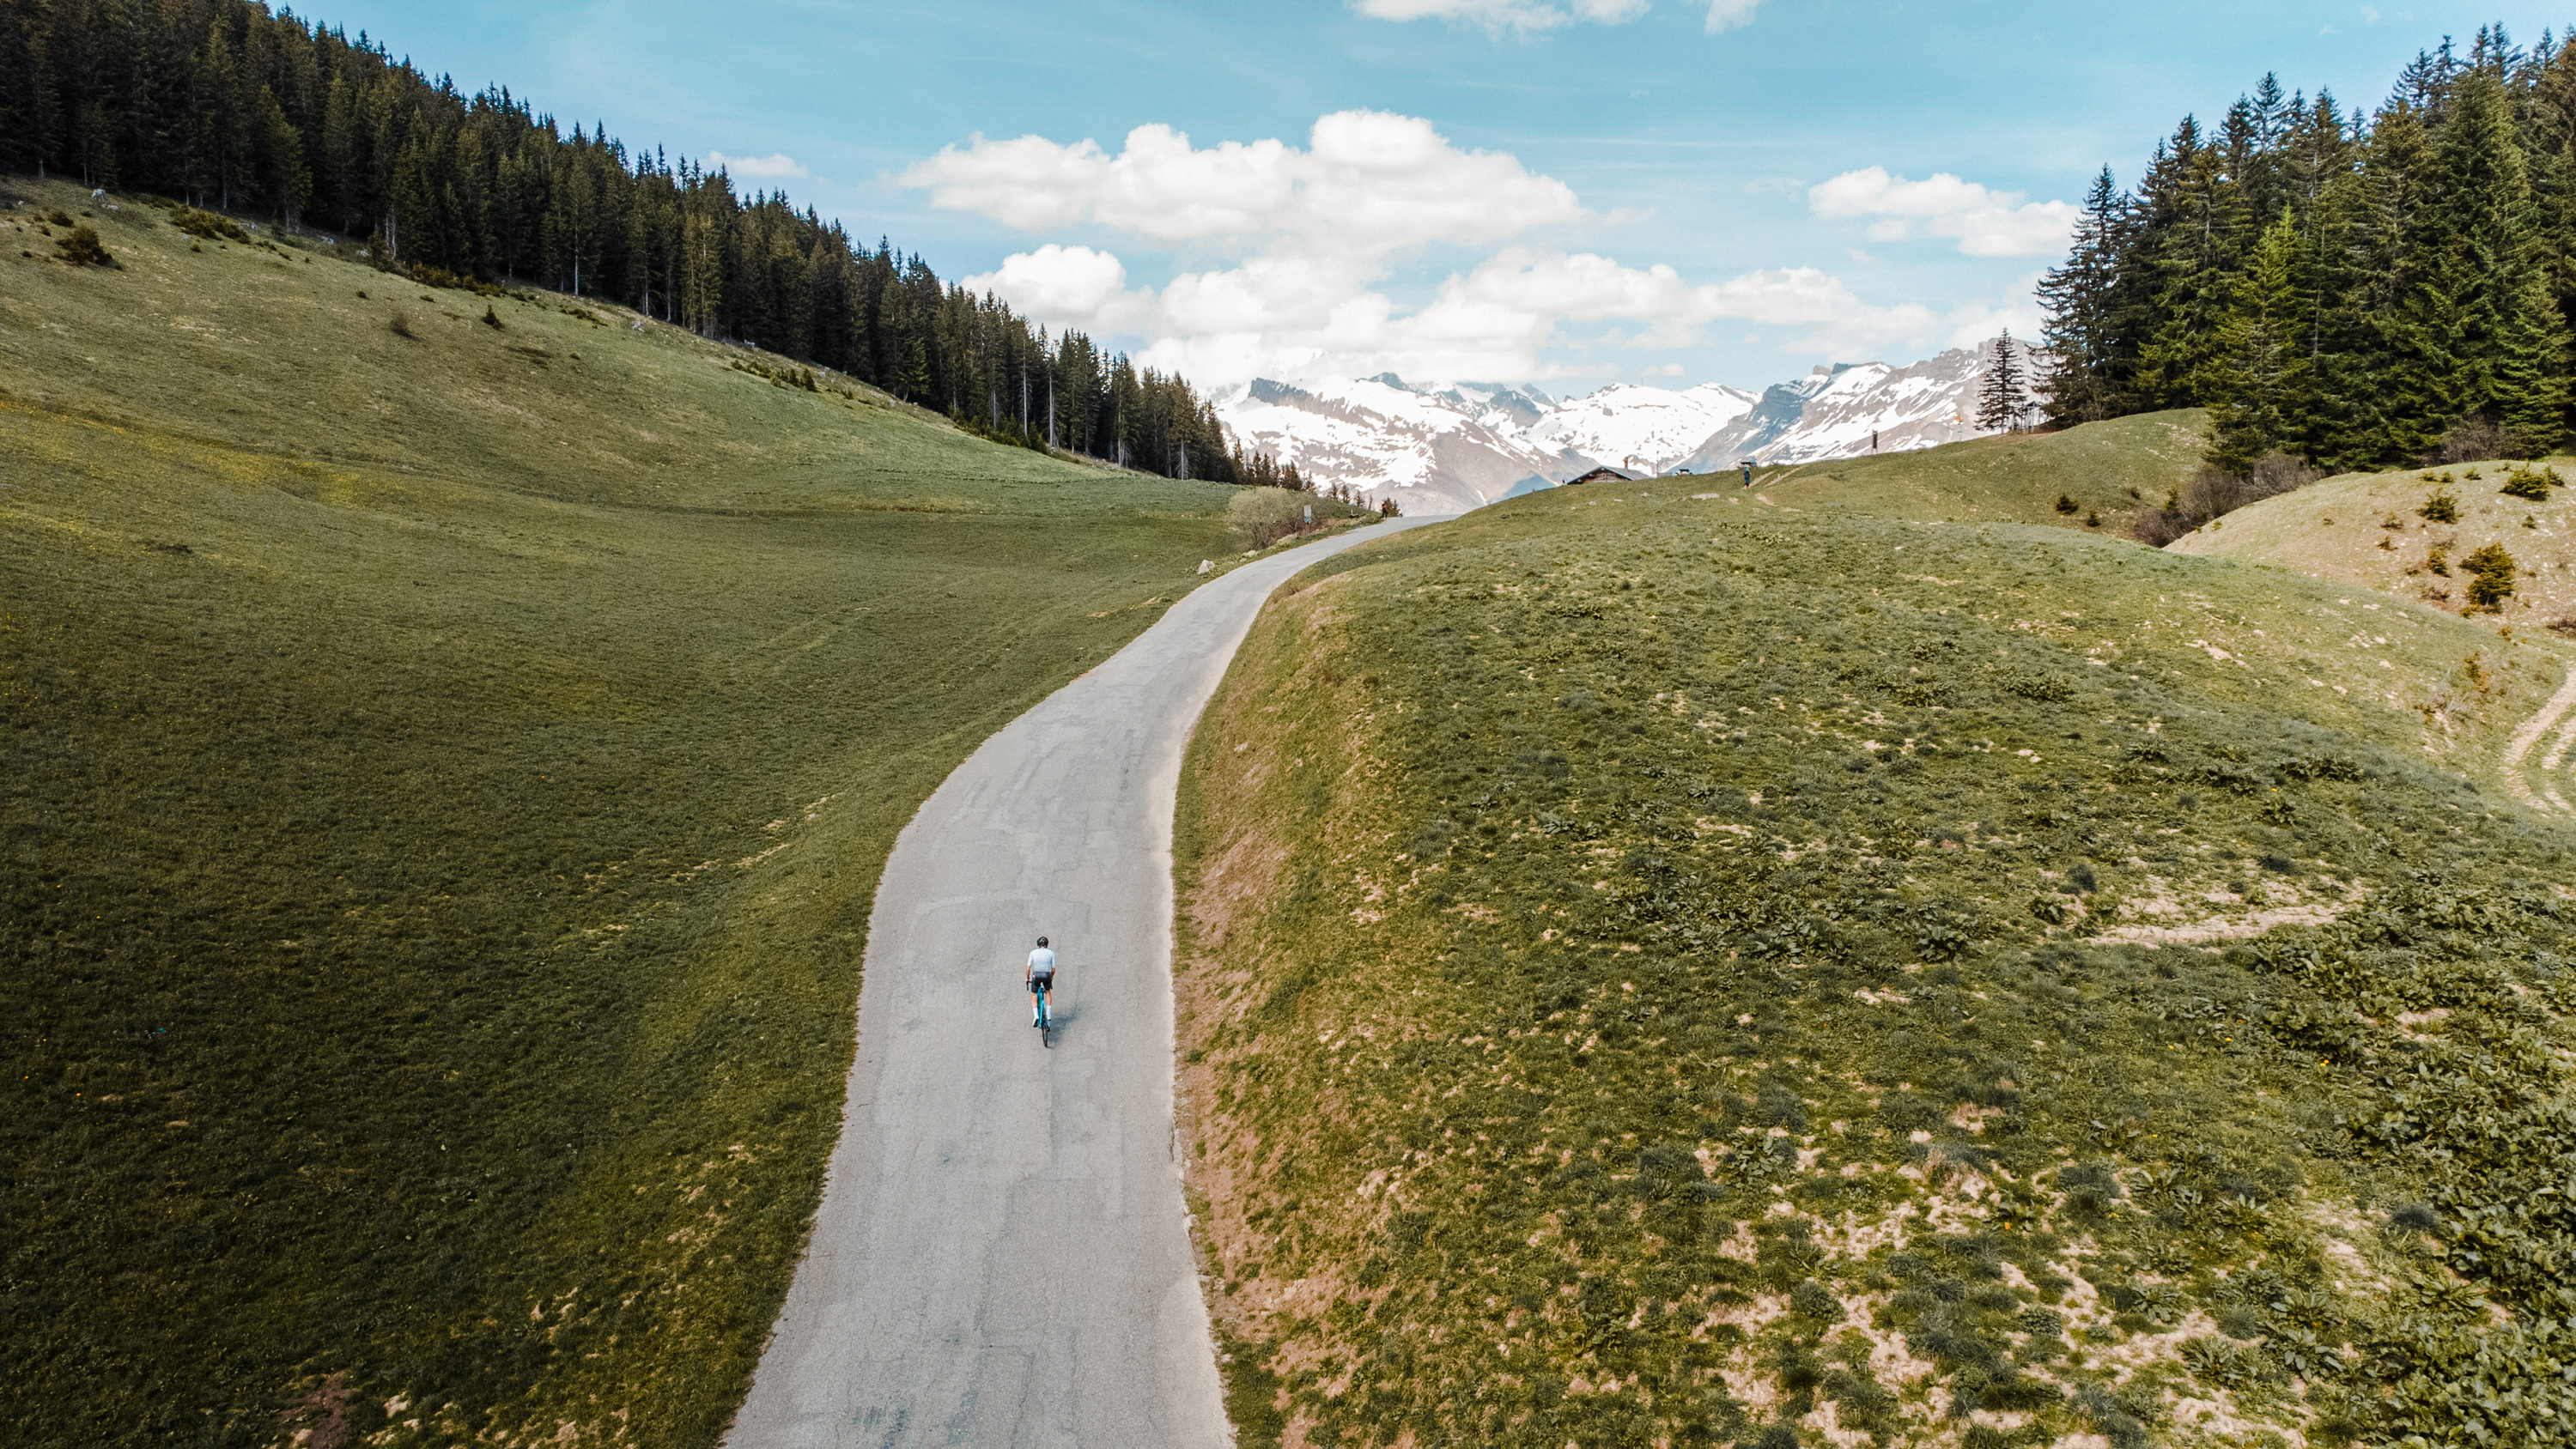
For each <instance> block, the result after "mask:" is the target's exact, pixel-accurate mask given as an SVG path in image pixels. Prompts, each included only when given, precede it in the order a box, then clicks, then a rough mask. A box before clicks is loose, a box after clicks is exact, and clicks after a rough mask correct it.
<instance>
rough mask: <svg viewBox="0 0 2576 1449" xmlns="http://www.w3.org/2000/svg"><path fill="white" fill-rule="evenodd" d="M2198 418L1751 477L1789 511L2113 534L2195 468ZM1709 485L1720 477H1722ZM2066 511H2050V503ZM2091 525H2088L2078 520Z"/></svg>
mask: <svg viewBox="0 0 2576 1449" xmlns="http://www.w3.org/2000/svg"><path fill="white" fill-rule="evenodd" d="M2206 428H2207V422H2206V420H2205V418H2204V417H2203V415H2202V414H2200V413H2198V412H2196V411H2183V412H2167V413H2142V414H2139V415H2137V416H2134V417H2126V418H2115V419H2113V420H2111V421H2109V422H2103V423H2086V424H2083V425H2081V426H2079V427H2073V428H2069V429H2067V430H2065V431H2064V432H2059V433H2007V434H2004V435H2002V436H1999V437H1991V438H1974V439H1970V440H1969V441H1967V442H1962V443H1947V444H1943V445H1942V446H1940V447H1935V448H1925V449H1922V450H1921V451H1918V452H1909V453H1880V454H1876V455H1873V456H1869V457H1861V458H1840V459H1834V460H1830V461H1826V462H1817V463H1807V464H1802V465H1799V466H1796V467H1792V468H1783V469H1778V470H1770V471H1757V472H1756V473H1755V474H1754V482H1755V484H1756V486H1757V489H1758V491H1759V492H1761V493H1762V494H1763V495H1764V496H1765V497H1766V498H1768V499H1771V500H1773V501H1775V502H1777V503H1779V504H1780V505H1781V506H1783V507H1788V508H1805V509H1814V510H1817V511H1819V512H1829V513H1862V514H1869V515H1871V516H1874V517H1881V518H1916V519H1926V520H1935V521H1939V520H1956V521H1958V522H1961V523H1987V522H2014V523H2040V524H2048V525H2052V526H2056V527H2065V528H2087V527H2088V526H2089V527H2091V528H2093V529H2095V530H2097V531H2099V532H2101V533H2103V534H2105V535H2108V536H2111V537H2115V538H2116V537H2120V536H2122V535H2123V534H2124V533H2125V532H2126V529H2127V526H2128V521H2129V518H2130V517H2131V515H2133V514H2135V513H2136V512H2137V511H2138V509H2139V508H2141V507H2152V506H2158V505H2161V504H2162V503H2163V502H2164V501H2165V496H2166V494H2168V493H2170V492H2171V491H2172V490H2174V489H2176V488H2179V487H2181V486H2182V484H2183V483H2184V482H2185V481H2186V480H2187V479H2188V478H2189V477H2190V476H2191V473H2192V471H2193V470H2194V469H2196V468H2197V467H2199V466H2200V456H2201V449H2202V448H2203V447H2204V446H2205V445H2206V443H2207V437H2206V432H2205V430H2206ZM1717 478H1718V481H1720V482H1726V481H1729V480H1728V479H1727V477H1726V475H1724V474H1719V475H1717ZM2061 497H2062V498H2064V499H2065V500H2066V501H2067V502H2069V503H2071V504H2073V505H2074V509H2073V511H2072V512H2060V511H2058V500H2059V499H2060V498H2061ZM2088 519H2098V520H2099V522H2098V523H2097V524H2092V525H2088V524H2087V522H2086V520H2088Z"/></svg>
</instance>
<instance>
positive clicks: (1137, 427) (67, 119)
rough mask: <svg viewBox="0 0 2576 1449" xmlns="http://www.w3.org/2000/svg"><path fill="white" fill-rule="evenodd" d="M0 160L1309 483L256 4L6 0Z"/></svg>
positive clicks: (654, 177)
mask: <svg viewBox="0 0 2576 1449" xmlns="http://www.w3.org/2000/svg"><path fill="white" fill-rule="evenodd" d="M0 171H15V172H22V173H28V172H32V173H37V174H49V175H57V176H65V177H76V178H78V179H79V180H80V181H81V182H82V183H83V184H84V185H89V186H97V187H107V188H111V189H122V190H131V191H142V192H151V193H157V194H161V195H165V196H172V197H179V198H183V199H185V200H186V201H188V202H189V203H190V204H191V205H196V206H211V207H214V208H217V209H220V210H224V211H230V212H237V213H245V214H254V215H265V216H270V217H274V218H276V219H277V220H278V221H280V222H282V223H285V224H287V225H289V226H303V227H309V228H322V229H328V230H331V231H336V232H339V233H342V234H343V235H346V236H349V237H352V238H366V239H367V240H368V243H369V251H370V254H371V256H372V257H373V258H374V259H376V260H377V262H378V264H380V265H391V266H396V267H399V268H401V269H403V270H405V271H408V272H411V273H413V274H414V275H416V276H419V277H421V278H423V279H424V280H429V281H440V280H453V281H466V282H481V283H485V284H495V283H510V284H529V285H536V286H543V287H550V288H553V289H556V290H559V291H564V292H569V293H572V294H575V295H578V296H586V297H597V298H602V299H606V300H612V301H615V302H618V303H621V304H623V305H626V306H630V307H633V308H635V309H636V310H637V311H639V312H642V313H644V314H646V315H648V316H652V317H656V318H660V319H662V320H663V321H666V322H671V323H674V324H676V325H679V326H684V327H687V328H689V329H691V330H692V331H695V332H697V333H699V334H701V335H703V336H707V337H711V338H718V339H723V340H728V341H733V342H740V343H748V344H750V345H753V346H756V347H759V348H761V349H764V350H766V351H770V352H775V353H779V354H782V355H784V356H786V357H790V358H793V359H796V360H798V361H800V362H808V363H814V364H818V365H820V366H824V367H829V368H834V369H837V370H839V371H841V372H844V373H847V374H849V375H850V376H853V377H857V378H860V379H862V380H864V381H866V382H868V383H871V384H873V385H875V386H877V387H880V388H883V389H884V390H885V391H887V392H889V393H892V394H894V395H895V396H897V397H900V398H903V399H905V400H906V401H909V402H913V403H918V404H921V405H923V406H925V407H930V408H934V409H936V410H938V411H941V412H944V413H947V414H948V415H949V416H950V417H952V418H954V419H956V420H957V421H958V422H960V423H962V424H965V425H967V426H969V427H971V428H972V429H973V430H974V431H976V432H979V433H982V434H984V435H986V436H988V437H992V438H995V439H997V440H1000V441H1006V442H1012V443H1017V444H1020V445H1023V446H1028V447H1061V448H1065V449H1069V450H1072V451H1075V452H1080V453H1084V454H1088V455H1090V456H1093V457H1098V458H1104V459H1108V460H1111V461H1113V462H1117V463H1120V464H1124V465H1126V466H1129V467H1134V468H1139V469H1143V470H1146V471H1149V472H1154V473H1160V474H1163V475H1165V476H1170V477H1194V478H1207V479H1215V480H1218V481H1227V482H1246V483H1268V484H1273V485H1283V486H1290V487H1300V486H1303V483H1304V480H1303V479H1301V478H1298V477H1297V476H1296V475H1295V472H1294V470H1293V469H1283V468H1281V467H1279V466H1278V465H1277V464H1276V463H1275V462H1274V461H1273V460H1272V459H1270V458H1268V457H1266V456H1261V455H1254V456H1251V457H1246V456H1245V455H1244V454H1243V453H1242V451H1241V449H1240V447H1239V445H1237V444H1236V443H1235V442H1234V441H1233V439H1232V438H1231V437H1230V435H1229V434H1228V433H1227V431H1226V429H1225V428H1224V426H1223V425H1222V424H1221V423H1220V422H1219V421H1218V419H1217V416H1216V412H1215V409H1214V407H1213V406H1212V405H1211V404H1210V403H1209V402H1208V401H1207V400H1205V399H1204V398H1202V397H1201V396H1200V395H1199V394H1198V392H1197V391H1196V390H1195V389H1194V388H1192V386H1191V385H1190V383H1189V382H1188V381H1187V380H1186V379H1184V378H1182V377H1181V376H1179V375H1178V374H1176V373H1168V372H1163V371H1159V370H1157V369H1155V368H1152V367H1140V366H1138V365H1136V364H1135V362H1134V361H1133V360H1131V359H1130V358H1128V357H1127V356H1125V355H1123V354H1117V353H1110V352H1107V351H1105V350H1103V349H1102V348H1100V347H1098V346H1096V345H1095V344H1094V343H1093V342H1092V340H1091V339H1090V338H1089V337H1087V336H1085V335H1084V334H1082V333H1080V332H1076V331H1066V332H1063V333H1061V334H1056V335H1053V336H1050V335H1049V334H1048V332H1047V331H1046V330H1045V329H1043V328H1040V327H1036V326H1033V325H1032V324H1031V323H1030V322H1029V320H1028V319H1027V318H1024V317H1021V316H1019V315H1017V314H1016V313H1014V312H1013V311H1012V309H1011V308H1010V307H1009V306H1008V305H1007V304H1005V303H1002V302H1000V301H998V300H996V299H995V298H993V297H992V296H990V295H989V294H988V295H985V296H980V297H979V296H976V295H974V294H973V293H970V292H969V291H967V290H966V289H965V288H964V287H963V286H960V285H958V284H956V283H953V282H943V281H942V280H941V279H940V278H939V276H938V275H937V274H936V273H935V272H933V271H932V270H931V268H930V265H929V264H928V263H927V262H925V261H924V260H923V259H922V258H921V257H919V256H918V255H910V256H907V255H905V254H903V253H901V252H898V251H896V250H895V249H894V248H893V247H892V246H891V245H889V244H888V243H886V242H885V241H883V240H880V241H879V242H878V243H877V245H876V246H875V247H874V248H873V249H871V248H869V247H867V246H865V245H863V244H859V243H855V242H853V240H852V239H851V238H850V237H849V235H848V234H847V233H846V232H845V231H844V230H843V228H842V227H841V226H840V224H839V223H837V222H829V221H825V220H824V219H822V218H821V217H819V216H818V215H817V214H816V213H815V211H814V210H813V208H811V207H810V206H809V207H807V208H805V209H803V210H801V211H800V210H798V209H797V208H796V207H794V206H792V205H790V204H789V202H788V200H787V198H786V197H785V196H784V195H782V194H779V193H776V192H767V191H754V192H752V193H750V194H749V195H743V194H739V193H737V192H736V191H735V189H734V185H733V181H732V178H731V177H730V176H728V175H727V174H726V172H725V171H724V170H723V169H721V168H716V169H709V168H706V167H704V166H700V165H697V164H695V163H692V162H690V161H688V160H686V159H683V160H680V161H677V162H674V161H671V160H669V159H668V158H666V157H665V156H664V155H663V154H662V153H661V152H660V151H659V150H658V149H657V150H654V151H650V152H647V151H643V150H640V149H637V150H630V149H629V148H628V147H627V146H626V145H625V143H624V142H622V141H619V140H616V139H612V138H611V137H609V136H608V135H606V134H605V132H604V131H602V130H601V129H599V128H597V127H593V128H591V129H589V130H588V131H585V130H584V129H583V127H581V126H580V125H578V124H576V125H575V126H574V127H573V128H572V132H571V134H570V135H569V136H566V135H564V134H563V132H562V131H561V130H560V129H559V127H558V126H557V124H556V121H555V119H554V118H553V117H552V116H550V115H543V114H540V113H539V112H537V111H536V110H535V109H534V107H532V106H531V105H530V104H529V103H528V102H527V101H526V100H524V99H521V98H518V97H515V96H513V95H512V94H511V93H510V92H509V91H508V90H507V89H503V88H492V89H486V90H483V91H481V92H478V93H476V94H473V95H466V94H464V93H462V92H460V91H459V90H458V89H457V87H456V85H455V83H454V81H453V80H451V79H449V78H448V77H445V76H440V77H438V78H436V79H435V80H433V79H431V78H430V77H428V76H426V75H424V74H422V73H421V72H420V71H419V70H418V69H416V68H414V67H413V65H412V64H411V62H410V61H409V60H407V59H406V60H402V61H397V60H395V59H394V58H393V57H392V54H391V52H390V51H388V50H387V49H386V48H385V46H384V45H382V44H381V43H379V42H375V41H371V40H370V39H369V38H368V37H367V36H366V35H365V34H364V33H363V32H361V33H360V35H359V36H358V38H357V39H356V40H354V41H352V40H351V39H349V37H348V36H347V34H346V33H345V32H344V31H342V30H338V29H334V28H331V27H328V26H325V25H322V24H319V23H311V22H307V21H305V20H302V19H300V18H298V17H297V16H295V15H294V14H293V13H292V12H290V11H286V10H280V11H278V12H277V13H275V14H274V15H272V14H271V13H270V12H269V11H268V9H267V7H266V6H264V5H260V4H255V3H250V0H0Z"/></svg>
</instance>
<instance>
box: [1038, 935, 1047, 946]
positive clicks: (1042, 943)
mask: <svg viewBox="0 0 2576 1449" xmlns="http://www.w3.org/2000/svg"><path fill="white" fill-rule="evenodd" d="M1038 944H1039V945H1041V946H1043V945H1045V944H1046V937H1044V936H1040V937H1038Z"/></svg>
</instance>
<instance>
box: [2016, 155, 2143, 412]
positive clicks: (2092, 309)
mask: <svg viewBox="0 0 2576 1449" xmlns="http://www.w3.org/2000/svg"><path fill="white" fill-rule="evenodd" d="M2128 210H2129V199H2128V197H2127V196H2125V195H2124V194H2122V193H2121V191H2120V189H2119V186H2118V183H2116V182H2115V181H2113V180H2112V178H2111V168H2110V167H2108V166H2105V167H2103V168H2102V174H2101V175H2099V176H2097V177H2095V178H2094V179H2093V187H2092V190H2091V191H2089V192H2087V193H2086V195H2085V198H2084V214H2083V217H2082V219H2081V220H2079V221H2078V222H2076V224H2075V249H2074V251H2073V252H2072V253H2071V254H2070V255H2069V256H2068V257H2067V259H2066V264H2065V265H2064V266H2061V267H2058V268H2055V269H2053V270H2051V271H2050V272H2049V273H2048V274H2047V275H2046V276H2044V277H2042V278H2041V279H2040V284H2039V296H2040V302H2041V305H2042V306H2044V307H2045V308H2046V309H2047V313H2048V320H2047V323H2046V325H2045V326H2044V327H2043V329H2042V330H2041V333H2040V339H2041V341H2042V343H2043V344H2044V345H2046V347H2047V348H2048V351H2049V355H2050V356H2051V357H2052V358H2054V359H2055V366H2056V370H2055V371H2054V372H2052V373H2051V374H2050V375H2049V377H2048V382H2047V390H2048V415H2049V417H2050V418H2051V419H2053V420H2054V421H2056V422H2057V423H2058V424H2060V425H2061V426H2064V425H2070V424H2074V423H2089V422H2099V421H2100V420H2102V419H2104V418H2108V417H2114V416H2116V415H2117V414H2118V413H2119V412H2120V410H2121V405H2122V402H2123V401H2124V398H2123V394H2124V393H2125V391H2126V388H2125V383H2126V377H2125V373H2126V371H2127V368H2128V366H2129V364H2130V363H2131V362H2132V361H2133V360H2134V355H2133V354H2132V353H2131V352H2130V349H2128V348H2127V347H2126V346H2125V345H2124V344H2125V343H2126V338H2124V337H2123V336H2122V334H2121V330H2120V326H2119V320H2120V319H2119V316H2118V310H2117V309H2118V306H2119V294H2118V290H2117V287H2118V281H2119V266H2120V253H2121V251H2122V249H2123V248H2124V247H2125V245H2126V244H2127V237H2126V236H2125V234H2124V233H2125V231H2126V229H2127V221H2128Z"/></svg>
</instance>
